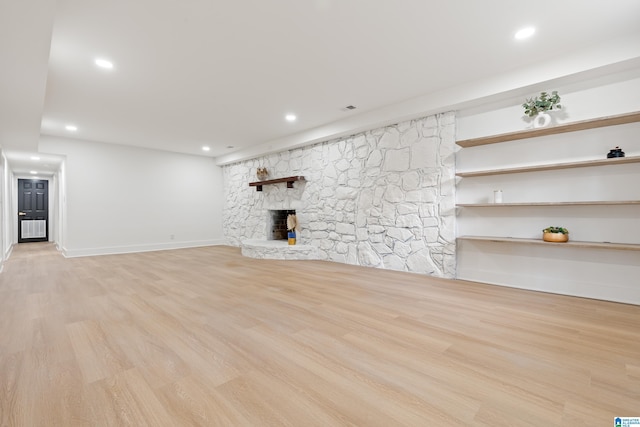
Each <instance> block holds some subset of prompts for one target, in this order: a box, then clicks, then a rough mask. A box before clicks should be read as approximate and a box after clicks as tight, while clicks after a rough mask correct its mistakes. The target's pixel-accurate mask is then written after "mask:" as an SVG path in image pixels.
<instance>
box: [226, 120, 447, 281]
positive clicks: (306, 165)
mask: <svg viewBox="0 0 640 427" xmlns="http://www.w3.org/2000/svg"><path fill="white" fill-rule="evenodd" d="M454 147H455V115H454V113H443V114H438V115H436V116H430V117H426V118H423V119H418V120H412V121H407V122H403V123H399V124H397V125H393V126H387V127H384V128H379V129H374V130H370V131H366V132H363V133H360V134H357V135H353V136H350V137H345V138H340V139H337V140H332V141H328V142H323V143H318V144H315V145H311V146H307V147H302V148H297V149H292V150H289V151H285V152H280V153H275V154H271V155H266V156H263V157H259V158H256V159H251V160H247V161H243V162H238V163H234V164H230V165H226V166H224V167H223V173H224V182H225V191H226V194H225V207H224V233H225V238H226V240H227V242H228V243H229V244H231V245H235V246H240V245H241V243H242V241H243V240H247V239H266V233H267V230H266V228H267V211H268V210H269V209H295V210H296V213H297V217H298V223H299V224H300V231H299V232H298V236H297V237H298V243H300V244H305V245H312V246H314V247H315V248H317V252H316V254H317V256H318V258H320V259H325V260H330V261H336V262H343V263H348V264H356V265H363V266H370V267H378V268H387V269H392V270H401V271H412V272H416V273H423V274H429V275H433V276H438V277H448V278H453V277H455V268H456V266H455V262H456V261H455V259H456V253H455V249H456V246H455V193H454V192H455V160H454ZM257 167H266V168H267V170H268V171H269V179H273V178H282V177H287V176H294V175H303V176H305V178H306V181H299V182H296V183H295V184H294V188H293V189H287V186H286V184H284V183H282V184H274V185H265V186H264V187H263V191H262V192H257V191H256V189H255V187H249V182H251V181H257V178H256V168H257Z"/></svg>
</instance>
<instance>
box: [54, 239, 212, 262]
mask: <svg viewBox="0 0 640 427" xmlns="http://www.w3.org/2000/svg"><path fill="white" fill-rule="evenodd" d="M222 245H225V242H224V239H215V240H200V241H192V242H175V243H156V244H148V245H131V246H113V247H106V248H87V249H72V250H69V249H66V248H63V249H62V255H64V257H65V258H77V257H85V256H96V255H116V254H129V253H136V252H153V251H166V250H171V249H187V248H198V247H203V246H222Z"/></svg>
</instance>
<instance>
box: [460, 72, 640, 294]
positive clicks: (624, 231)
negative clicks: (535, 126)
mask: <svg viewBox="0 0 640 427" xmlns="http://www.w3.org/2000/svg"><path fill="white" fill-rule="evenodd" d="M639 76H640V70H636V71H634V72H633V73H625V74H621V75H611V76H607V77H606V78H601V79H598V80H594V81H587V82H581V83H580V84H574V85H573V86H567V87H548V88H544V89H547V90H558V91H559V93H560V94H561V96H562V104H563V105H564V106H565V108H564V109H563V110H561V111H560V112H559V113H560V114H556V120H557V122H558V123H563V122H573V121H577V120H584V119H590V118H597V117H602V116H609V115H614V114H622V113H628V112H633V111H640V77H639ZM531 95H535V93H532V94H531ZM522 102H523V99H511V100H508V101H507V102H503V103H502V104H501V105H499V106H493V108H488V109H486V110H484V111H482V110H481V109H476V110H474V111H461V112H460V114H459V119H458V122H457V132H458V133H457V139H458V140H461V139H467V138H473V137H478V136H486V135H491V134H499V133H504V132H509V131H516V130H521V129H525V128H527V127H529V126H530V123H528V121H527V120H523V119H522V117H523V109H522V107H521V106H520V104H521V103H522ZM638 135H640V123H632V124H626V125H619V126H613V127H606V128H599V129H593V130H586V131H580V132H573V133H567V134H559V135H553V136H548V137H538V138H533V139H526V140H520V141H511V142H505V143H499V144H491V145H485V146H479V147H473V148H464V149H459V150H458V152H457V155H456V170H457V172H463V171H475V170H485V169H496V168H510V167H519V166H526V165H537V164H550V163H564V162H573V161H581V160H590V159H603V158H606V154H607V152H608V151H609V150H610V149H611V148H614V147H615V146H617V145H619V146H620V147H621V148H622V149H623V150H624V151H625V152H626V155H627V156H640V138H638ZM639 182H640V164H638V163H634V164H627V165H621V166H618V167H615V166H604V167H590V168H578V169H565V170H555V171H545V172H528V173H522V174H506V175H494V176H485V177H475V178H462V179H459V182H458V186H457V192H456V196H457V203H488V202H490V201H491V200H492V196H493V190H495V189H501V190H503V192H504V195H503V199H504V202H505V203H509V202H523V203H524V202H546V201H550V202H561V201H597V200H640V186H639V185H638V183H639ZM552 225H555V226H564V227H566V228H568V229H569V231H570V239H571V240H574V241H596V242H599V241H609V242H616V243H631V244H640V206H638V205H624V206H569V207H567V206H562V207H489V208H459V209H458V217H457V227H458V230H457V235H458V236H462V235H484V236H498V237H521V238H541V230H542V229H543V228H545V227H547V226H552ZM457 253H458V260H457V261H458V265H457V268H458V278H461V279H467V280H475V281H482V282H488V283H494V284H499V285H505V286H513V287H520V288H527V289H535V290H542V291H546V292H554V293H561V294H568V295H578V296H584V297H590V298H599V299H607V300H613V301H621V302H629V303H635V304H640V288H639V287H638V277H640V251H619V250H601V249H586V248H570V247H562V246H553V245H545V246H526V245H518V244H511V243H491V242H476V241H466V240H465V241H458V248H457Z"/></svg>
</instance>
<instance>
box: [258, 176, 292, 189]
mask: <svg viewBox="0 0 640 427" xmlns="http://www.w3.org/2000/svg"><path fill="white" fill-rule="evenodd" d="M296 181H304V176H288V177H286V178H276V179H267V180H264V181H256V182H250V183H249V186H250V187H256V191H262V186H263V185H272V184H280V183H282V182H286V183H287V188H293V183H294V182H296Z"/></svg>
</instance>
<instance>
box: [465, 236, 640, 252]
mask: <svg viewBox="0 0 640 427" xmlns="http://www.w3.org/2000/svg"><path fill="white" fill-rule="evenodd" d="M458 240H475V241H481V242H495V243H519V244H526V245H547V246H548V245H551V246H555V247H563V246H564V247H573V248H596V249H616V250H623V251H640V245H636V244H631V243H610V242H574V241H568V242H564V243H551V242H545V241H543V240H542V236H541V237H540V239H523V238H518V237H493V236H460V237H458Z"/></svg>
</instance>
